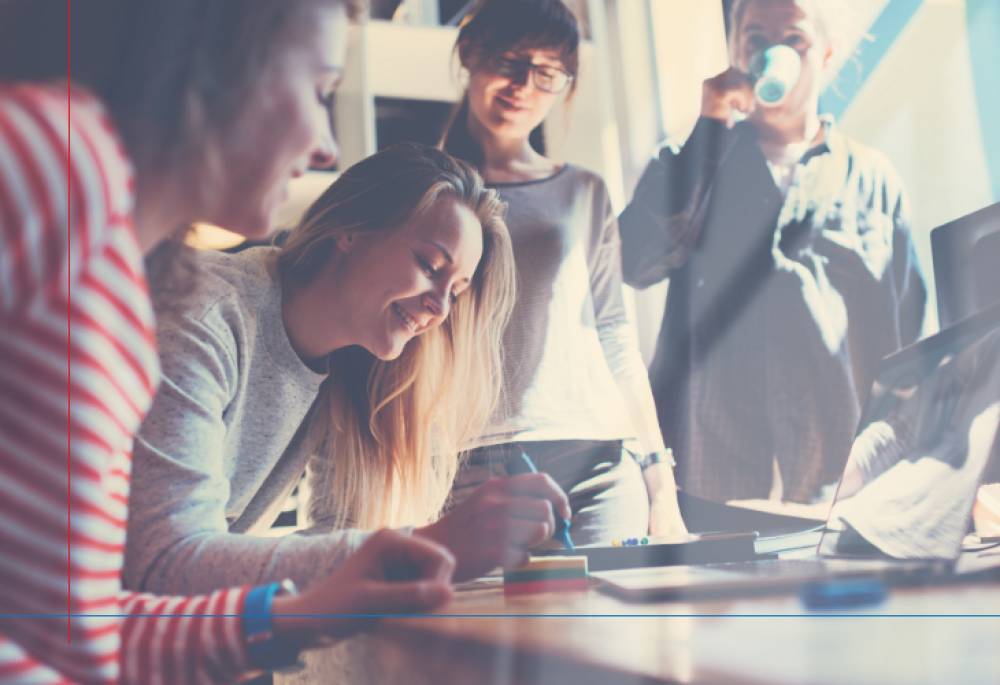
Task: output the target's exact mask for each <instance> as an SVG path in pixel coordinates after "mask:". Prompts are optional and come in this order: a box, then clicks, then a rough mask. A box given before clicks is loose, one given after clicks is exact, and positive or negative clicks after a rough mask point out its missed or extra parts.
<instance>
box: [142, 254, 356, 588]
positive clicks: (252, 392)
mask: <svg viewBox="0 0 1000 685" xmlns="http://www.w3.org/2000/svg"><path fill="white" fill-rule="evenodd" d="M275 252H276V250H275V249H274V248H252V249H249V250H246V251H244V252H241V253H239V254H235V255H229V254H222V253H202V254H199V255H198V261H199V268H200V273H199V274H198V277H197V279H198V280H197V287H196V289H195V290H194V292H192V293H188V294H186V295H184V296H178V295H177V294H176V293H172V292H160V293H155V294H154V302H155V305H156V308H157V319H158V332H157V337H158V342H159V346H160V355H161V361H162V367H163V382H162V384H161V385H160V389H159V392H158V393H157V395H156V398H155V400H154V402H153V406H152V409H151V410H150V412H149V414H148V415H147V417H146V420H145V422H144V423H143V425H142V428H141V429H140V431H139V434H138V437H137V438H136V442H135V448H134V455H133V465H132V492H131V497H130V501H129V522H128V537H127V545H126V555H125V584H126V586H127V587H129V588H133V589H137V590H145V591H153V592H162V593H198V592H207V591H210V590H213V589H216V588H219V587H226V586H232V585H239V584H244V583H261V582H266V581H270V580H278V579H282V578H292V579H293V580H295V581H296V582H297V583H300V584H307V583H308V582H309V581H310V580H312V579H313V578H315V577H322V576H323V575H325V574H326V573H328V572H329V571H330V570H331V569H332V568H333V567H334V566H336V565H338V564H339V563H341V562H342V561H343V560H344V559H345V558H346V556H348V555H349V554H350V553H351V552H352V551H353V550H355V549H356V548H357V547H358V546H359V545H360V544H361V542H362V541H363V539H364V537H365V535H364V533H361V532H359V531H338V532H331V533H319V532H318V531H311V532H313V533H315V534H294V535H289V536H285V537H280V538H276V537H258V536H256V535H254V534H253V533H257V532H261V531H263V530H265V529H267V528H268V527H270V525H271V524H272V523H273V522H274V520H275V519H276V517H277V515H278V513H279V512H280V509H281V506H282V504H283V503H284V502H285V501H286V499H287V497H288V495H289V493H290V492H291V490H292V489H293V488H294V486H295V485H296V484H297V483H298V482H299V479H300V477H301V475H302V473H303V471H304V470H305V467H306V463H307V461H308V458H309V456H310V455H309V452H308V451H307V450H306V449H305V445H304V437H305V430H304V428H303V426H304V425H305V423H306V419H307V416H308V413H309V410H310V408H311V406H312V404H313V401H314V400H315V398H316V396H317V394H318V392H319V389H320V385H321V384H322V383H323V382H324V380H325V378H326V376H325V375H324V374H319V373H316V372H314V371H312V370H311V369H309V368H308V367H307V366H306V365H305V364H303V363H302V361H301V360H300V359H299V357H298V355H297V354H296V353H295V351H294V350H293V349H292V346H291V343H290V342H289V340H288V337H287V335H286V333H285V328H284V324H283V323H282V318H281V287H280V283H279V281H278V279H277V278H276V276H275V273H274V269H273V256H274V254H275Z"/></svg>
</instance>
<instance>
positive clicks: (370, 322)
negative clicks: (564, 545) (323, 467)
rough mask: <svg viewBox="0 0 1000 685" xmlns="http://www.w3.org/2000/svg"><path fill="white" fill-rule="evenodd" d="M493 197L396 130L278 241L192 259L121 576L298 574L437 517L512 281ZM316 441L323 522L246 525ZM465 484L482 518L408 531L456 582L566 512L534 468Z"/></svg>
mask: <svg viewBox="0 0 1000 685" xmlns="http://www.w3.org/2000/svg"><path fill="white" fill-rule="evenodd" d="M502 211H503V204H502V203H501V202H500V201H499V199H498V198H497V196H496V194H495V193H494V192H493V191H490V190H487V189H485V188H484V187H483V185H482V181H481V180H480V178H479V176H478V175H477V174H476V173H475V171H473V170H472V169H471V168H470V167H468V166H466V165H464V164H461V163H458V162H456V161H454V160H453V159H452V158H451V157H449V156H448V155H446V154H445V153H443V152H440V151H437V150H434V149H432V148H428V147H423V146H415V145H408V146H400V147H397V148H393V149H390V150H387V151H385V152H382V153H379V154H377V155H375V156H374V157H371V158H369V159H367V160H364V161H362V162H360V163H359V164H357V165H355V166H354V167H352V168H351V169H349V170H348V171H346V172H345V173H344V174H343V176H342V177H341V178H340V179H338V180H337V181H336V182H335V183H334V184H333V185H332V186H331V187H330V188H329V189H328V190H327V191H326V192H325V193H324V194H323V195H322V196H321V197H320V199H319V200H318V201H317V202H316V203H315V204H314V205H313V207H312V208H310V210H309V211H308V212H307V214H306V216H305V217H304V219H303V221H302V223H301V225H300V226H299V227H298V229H297V230H296V231H294V232H293V233H292V235H291V236H290V238H289V239H288V241H287V243H286V244H285V245H284V247H283V248H282V249H280V250H279V249H278V248H272V247H264V248H252V249H249V250H245V251H243V252H241V253H239V254H236V255H227V254H218V253H211V254H203V255H201V256H200V259H199V268H200V269H201V271H202V274H201V278H200V280H199V287H198V289H197V290H196V291H195V292H193V293H191V294H188V295H186V296H185V295H176V294H175V295H170V294H169V289H167V293H168V294H165V295H161V296H160V297H159V298H158V302H157V306H158V309H159V313H160V317H161V319H160V320H161V326H160V329H159V342H160V348H161V349H160V352H161V355H162V359H163V372H164V382H163V385H162V387H161V391H160V393H159V395H158V396H157V398H156V401H155V402H154V404H153V407H152V410H151V411H150V414H149V417H148V419H147V420H146V422H145V423H144V425H143V426H142V428H141V430H140V433H139V437H138V439H137V441H136V447H135V465H134V474H133V496H132V502H133V508H132V512H131V516H130V518H129V537H128V540H129V544H128V549H127V553H126V581H127V582H128V583H129V584H130V585H132V586H133V587H136V588H144V589H154V588H156V589H159V590H166V589H168V588H173V589H181V588H184V589H185V590H189V591H193V590H195V589H198V588H204V589H208V588H215V587H219V586H221V585H226V584H232V583H243V582H255V581H257V580H263V579H274V578H285V577H289V578H292V579H293V580H295V581H296V582H302V583H307V582H309V581H310V580H311V579H312V578H313V577H314V576H316V575H317V574H319V573H322V572H323V571H324V570H326V569H329V568H331V567H334V566H337V565H338V564H340V563H341V562H342V561H343V560H344V559H345V558H346V557H347V555H348V554H349V553H350V552H351V551H352V550H354V549H355V548H356V547H358V546H359V545H360V544H361V542H362V541H363V540H364V539H365V537H366V535H367V533H365V532H362V530H358V529H366V530H367V529H373V528H376V527H378V526H380V525H389V524H393V525H396V524H422V523H428V522H429V521H433V520H434V518H436V517H437V515H438V512H439V510H440V509H441V507H442V505H443V502H444V499H445V497H446V495H447V493H448V490H449V487H450V485H451V482H452V480H453V478H454V473H455V471H456V468H457V454H458V446H459V445H461V444H463V443H464V442H466V441H467V440H468V439H470V437H471V436H472V435H475V434H476V432H477V431H479V430H481V429H482V425H483V424H484V422H485V421H486V420H487V418H488V416H489V414H490V412H491V410H492V408H493V405H494V403H495V401H496V397H497V392H498V387H499V382H498V376H499V368H500V366H499V351H498V348H497V343H496V341H497V340H498V339H499V338H500V332H501V331H502V329H503V326H504V325H505V322H506V320H507V317H508V314H509V310H510V302H511V299H512V295H513V285H514V280H513V279H514V276H513V265H512V260H511V251H510V243H509V239H508V237H507V231H506V227H505V226H504V223H503V221H502V219H501V216H502ZM311 455H314V456H315V459H316V461H317V462H320V463H323V464H327V465H328V466H329V467H330V470H329V473H330V476H329V478H328V479H327V480H326V482H325V483H324V484H321V485H320V486H318V487H330V488H332V489H333V491H334V492H335V493H336V509H335V510H334V511H331V512H330V517H329V519H328V520H326V521H323V522H319V523H320V524H322V525H319V526H316V527H314V528H312V529H311V532H312V533H314V534H310V535H292V536H287V537H283V538H267V537H256V536H253V535H248V534H247V533H253V532H256V531H260V530H262V529H266V528H268V527H269V526H270V525H271V524H272V523H273V521H274V520H275V518H276V516H277V513H278V511H279V509H280V507H281V505H282V504H283V502H284V501H285V500H286V498H287V496H288V494H289V493H290V492H291V490H292V488H293V487H294V486H295V485H296V484H297V483H298V482H299V479H300V477H301V475H302V473H303V471H304V469H305V468H306V465H307V462H308V460H309V457H310V456H311ZM477 500H478V501H479V502H480V503H481V506H482V507H483V509H484V510H487V511H490V512H491V513H494V514H497V515H496V516H488V517H485V518H484V519H483V520H484V523H483V524H477V522H476V521H472V522H471V523H466V522H463V524H464V525H468V526H471V529H472V532H473V533H474V534H473V535H471V536H469V537H461V536H459V535H458V534H452V535H451V536H448V535H440V534H439V533H440V531H441V530H442V528H447V529H448V530H457V529H458V528H460V527H459V526H447V527H445V526H434V525H431V526H428V527H427V528H423V529H420V530H419V531H417V532H418V533H422V534H424V535H426V536H427V537H429V538H433V539H435V540H438V541H440V542H442V543H443V544H444V545H446V546H447V547H449V548H450V549H451V550H452V551H453V553H454V554H455V555H456V557H457V560H458V565H457V570H458V575H457V577H459V578H462V577H464V578H468V577H472V576H475V575H478V574H480V573H482V572H484V571H486V570H488V569H490V568H493V567H495V566H497V565H501V564H512V563H517V562H519V561H521V559H523V558H524V554H525V552H524V549H525V548H526V547H527V546H528V545H530V544H532V543H535V542H537V541H539V540H542V539H545V538H546V537H549V536H550V535H551V534H552V531H553V530H554V519H553V509H555V510H556V512H557V513H558V514H559V515H562V516H565V515H567V514H568V513H569V512H568V503H567V501H566V498H565V496H564V495H563V494H562V492H561V491H560V490H559V489H558V487H557V486H556V485H555V484H554V483H553V482H552V481H551V480H550V479H548V478H547V477H545V476H524V477H520V478H517V479H511V480H509V481H504V483H502V484H499V485H498V484H492V485H490V486H489V487H488V488H485V489H484V490H483V491H482V492H481V493H480V494H479V496H478V497H477ZM511 511H517V514H516V517H514V516H511V515H509V512H511ZM501 514H502V516H501ZM498 520H502V521H503V523H502V529H501V530H497V528H496V522H497V521H498ZM486 524H488V526H489V528H487V525H486ZM334 529H336V530H334ZM321 530H322V531H323V532H322V533H321V532H320V531H321ZM462 535H464V533H463V534H462Z"/></svg>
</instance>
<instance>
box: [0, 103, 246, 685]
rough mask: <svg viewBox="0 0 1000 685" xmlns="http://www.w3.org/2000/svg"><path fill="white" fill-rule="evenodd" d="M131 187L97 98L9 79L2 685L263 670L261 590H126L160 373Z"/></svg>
mask: <svg viewBox="0 0 1000 685" xmlns="http://www.w3.org/2000/svg"><path fill="white" fill-rule="evenodd" d="M67 99H68V100H67ZM67 150H68V151H69V155H68V158H67ZM132 186H133V181H132V172H131V168H130V165H129V162H128V160H127V157H126V155H125V153H124V150H123V148H122V147H121V145H120V143H119V140H118V138H117V136H116V135H115V132H114V129H113V127H112V126H111V123H110V121H109V119H108V118H107V117H106V115H105V113H104V111H103V109H102V108H101V106H100V105H99V104H98V103H97V101H96V100H95V99H94V98H93V97H92V96H90V95H88V94H87V93H85V92H82V91H79V90H76V89H74V90H73V92H72V94H68V93H67V91H66V90H65V89H57V88H47V87H42V86H28V85H21V86H0V463H2V465H3V472H2V477H0V550H2V552H0V682H3V683H7V682H19V683H20V682H25V683H36V682H37V683H50V682H82V683H105V682H108V683H110V682H120V681H124V682H133V683H139V682H141V683H201V682H209V683H212V682H228V681H232V680H233V679H234V678H236V677H237V676H238V675H239V674H241V673H243V672H244V671H245V669H246V667H247V666H246V654H245V651H244V648H243V640H242V635H241V629H242V624H241V619H240V617H239V614H240V613H241V612H242V609H243V603H244V600H245V597H246V589H245V588H244V589H232V590H224V591H220V592H216V593H215V594H212V595H209V596H203V597H157V596H152V595H145V594H135V593H126V592H122V589H121V580H120V575H121V567H122V553H123V546H124V542H125V520H126V514H127V509H128V494H129V477H130V470H131V456H130V451H131V445H132V436H133V434H134V433H135V431H136V429H137V428H138V426H139V423H140V421H141V419H142V417H143V415H144V414H145V412H146V410H147V408H148V407H149V404H150V402H151V400H152V396H153V393H154V391H155V388H156V385H157V382H158V378H159V365H158V361H157V352H156V344H155V336H154V328H153V313H152V308H151V306H150V302H149V297H148V292H147V286H146V282H145V276H144V272H143V262H142V253H141V251H140V249H139V245H138V243H137V242H136V235H135V232H134V229H133V224H132V209H133V207H132V205H133V193H132ZM67 504H68V505H69V506H68V508H67ZM150 614H153V615H154V616H150ZM162 614H169V615H167V616H163V615H162ZM201 614H205V615H204V616H203V615H201ZM225 615H228V616H225ZM67 622H68V627H67Z"/></svg>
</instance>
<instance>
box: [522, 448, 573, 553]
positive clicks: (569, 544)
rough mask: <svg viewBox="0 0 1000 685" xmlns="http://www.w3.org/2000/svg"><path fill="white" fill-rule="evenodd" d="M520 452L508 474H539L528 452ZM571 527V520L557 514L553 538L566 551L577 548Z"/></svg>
mask: <svg viewBox="0 0 1000 685" xmlns="http://www.w3.org/2000/svg"><path fill="white" fill-rule="evenodd" d="M518 451H519V452H520V454H519V455H518V456H517V457H515V458H513V459H511V460H510V461H508V462H507V473H510V474H511V475H514V474H518V473H538V469H536V468H535V463H534V462H533V461H531V457H529V456H528V454H527V452H525V451H524V450H523V449H522V450H518ZM570 525H571V524H570V522H569V519H564V518H563V517H561V516H559V515H558V514H557V515H556V532H555V534H554V535H553V536H552V537H553V538H555V539H556V540H558V541H559V542H561V543H562V544H563V547H565V548H566V549H568V550H574V549H576V546H575V545H574V544H573V539H572V538H571V537H570V536H569V528H570Z"/></svg>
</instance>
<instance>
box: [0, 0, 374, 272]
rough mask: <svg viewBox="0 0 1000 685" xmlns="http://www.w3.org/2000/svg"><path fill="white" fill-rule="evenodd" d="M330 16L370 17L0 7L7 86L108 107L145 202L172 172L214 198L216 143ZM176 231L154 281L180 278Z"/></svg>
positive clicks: (286, 0) (347, 3)
mask: <svg viewBox="0 0 1000 685" xmlns="http://www.w3.org/2000/svg"><path fill="white" fill-rule="evenodd" d="M323 5H334V6H336V5H340V6H343V7H344V8H345V9H346V10H347V13H348V16H349V17H351V18H357V17H358V16H359V15H360V13H361V11H362V9H363V8H364V2H363V0H280V1H279V0H87V1H86V2H81V3H75V4H74V5H73V8H72V16H69V15H68V3H67V2H66V1H65V0H0V81H47V80H55V79H65V78H67V76H68V77H70V78H71V79H72V81H73V83H75V84H77V85H81V86H84V87H86V88H88V89H89V90H91V91H92V92H93V93H94V94H95V95H97V97H98V98H100V100H101V101H102V102H103V104H104V106H105V107H106V108H107V110H108V112H109V114H110V115H111V118H112V120H113V121H114V123H115V126H116V128H117V130H118V133H119V135H120V136H121V137H122V139H123V141H124V143H125V147H126V149H127V150H128V154H129V156H130V158H131V160H132V162H133V164H134V165H135V168H136V178H137V184H138V187H139V189H140V192H142V188H143V187H144V184H145V183H147V182H149V177H150V175H151V174H154V175H161V174H169V173H194V174H196V175H197V176H198V180H199V181H202V180H204V181H206V182H203V183H195V184H193V187H201V188H205V189H206V192H210V189H211V187H212V182H211V180H212V179H214V178H218V177H219V176H220V175H221V174H224V173H225V170H223V169H221V168H219V163H218V160H217V153H216V145H215V144H214V143H217V142H218V141H219V140H220V139H221V137H222V136H223V135H224V134H225V131H226V130H227V127H228V126H229V125H230V124H231V122H232V120H233V119H234V118H235V117H236V116H237V115H238V114H239V113H240V112H241V111H242V110H244V109H245V108H247V107H248V106H249V105H250V103H251V100H252V98H253V97H254V92H255V86H256V84H258V83H259V82H260V81H261V78H260V77H261V72H262V70H264V69H266V68H267V67H268V65H269V63H270V62H271V61H272V60H273V58H274V56H275V54H276V53H277V52H279V51H281V50H282V48H284V47H285V46H286V45H288V44H289V42H291V41H294V40H295V39H296V38H297V36H298V35H300V32H302V31H303V30H304V29H305V27H306V26H307V25H308V22H309V21H310V19H311V16H312V12H313V11H314V10H315V8H317V7H320V6H323ZM68 29H69V30H68ZM67 39H68V40H67ZM67 43H69V54H67ZM68 58H69V59H68ZM177 228H178V231H179V234H178V237H176V238H175V239H173V240H168V241H166V242H165V243H163V244H161V245H160V246H159V247H158V248H157V249H156V250H155V251H154V253H153V254H151V255H150V257H149V259H148V260H147V265H148V266H149V267H150V273H149V277H150V279H151V280H157V279H159V278H160V276H161V275H162V274H161V273H160V272H161V271H167V270H168V267H169V270H173V269H174V268H177V269H178V270H180V268H181V264H180V263H178V260H176V259H175V257H176V256H177V254H178V253H179V252H181V246H180V238H181V237H182V236H183V233H184V232H186V231H187V229H188V227H187V226H179V227H177ZM180 261H183V260H180ZM173 275H174V274H172V276H173ZM176 275H177V278H176V279H175V280H177V281H178V282H183V281H185V280H187V279H186V278H185V276H184V275H182V274H176Z"/></svg>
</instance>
